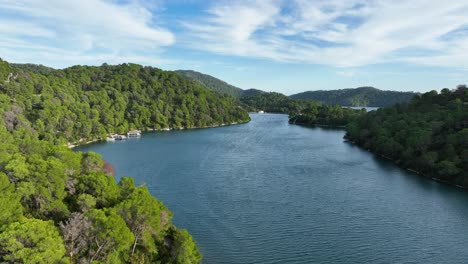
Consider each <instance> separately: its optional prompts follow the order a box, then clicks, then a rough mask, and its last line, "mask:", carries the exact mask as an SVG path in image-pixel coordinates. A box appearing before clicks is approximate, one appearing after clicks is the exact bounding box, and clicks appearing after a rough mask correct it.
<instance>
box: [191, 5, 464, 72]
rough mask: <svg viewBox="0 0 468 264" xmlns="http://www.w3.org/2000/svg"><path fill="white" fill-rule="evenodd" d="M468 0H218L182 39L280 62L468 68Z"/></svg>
mask: <svg viewBox="0 0 468 264" xmlns="http://www.w3.org/2000/svg"><path fill="white" fill-rule="evenodd" d="M467 13H468V0H458V1H449V2H447V1H436V0H433V1H428V0H412V1H405V0H397V1H386V0H368V1H363V0H346V1H345V0H342V1H339V0H329V1H325V0H316V1H308V0H294V1H286V0H282V1H281V0H278V1H275V0H256V1H235V2H233V1H222V2H219V1H217V2H216V3H215V4H214V6H213V7H211V8H210V9H209V10H208V17H201V18H200V19H199V20H198V21H195V22H193V21H191V22H190V23H184V25H185V28H186V29H187V31H188V32H189V34H188V38H186V39H184V40H183V43H185V44H186V45H190V47H191V48H197V49H201V50H206V51H210V52H216V53H221V54H228V55H237V56H246V57H257V58H266V59H273V60H279V61H290V62H301V63H315V64H326V65H333V66H347V67H352V66H362V65H368V64H374V63H380V62H399V61H406V62H412V63H423V64H432V65H442V66H450V67H459V68H466V67H468V60H467V56H468V55H467V52H466V50H468V49H467V48H468V47H467V44H466V43H467V41H462V40H463V39H466V38H468V31H460V32H457V34H458V35H457V37H458V38H457V39H456V40H451V39H450V38H448V39H447V38H446V36H447V35H450V34H451V32H454V31H457V30H459V29H460V28H463V27H468V17H467V16H466V14H467Z"/></svg>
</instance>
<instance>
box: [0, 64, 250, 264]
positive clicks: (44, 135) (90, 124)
mask: <svg viewBox="0 0 468 264" xmlns="http://www.w3.org/2000/svg"><path fill="white" fill-rule="evenodd" d="M0 80H1V83H0V116H1V117H2V118H1V119H0V140H1V142H2V144H0V190H1V191H2V196H1V197H0V207H1V208H2V210H0V262H2V263H3V262H6V263H187V264H188V263H199V262H200V261H201V258H202V256H201V254H200V253H199V250H198V248H197V246H196V244H195V241H194V240H193V239H192V237H191V236H190V234H189V233H188V232H187V231H186V230H181V229H177V228H176V227H175V226H174V225H173V224H172V222H171V218H172V213H171V211H170V210H169V209H168V208H166V207H165V206H164V204H162V203H161V202H160V201H158V200H157V199H156V198H154V197H153V196H151V194H150V193H149V191H148V189H147V188H146V187H145V186H135V183H134V181H133V179H132V178H129V177H123V178H122V179H121V180H120V181H119V182H116V181H115V179H114V177H113V174H114V172H113V167H112V165H111V164H108V163H106V162H105V161H104V160H103V159H102V157H100V156H99V155H98V154H96V153H93V152H90V153H80V152H73V151H72V150H70V149H69V148H67V147H66V146H64V144H65V143H66V142H71V141H76V140H79V139H86V140H89V139H93V138H99V137H101V138H102V137H104V136H105V135H106V134H107V133H111V132H125V131H126V130H128V129H131V128H140V129H145V128H156V129H157V128H164V127H175V128H193V127H204V126H212V125H217V124H221V123H230V122H245V121H248V120H249V117H248V115H247V113H246V112H245V111H244V110H242V109H241V108H240V107H239V106H238V105H237V103H238V102H237V101H235V100H234V99H233V98H232V97H229V96H220V95H218V94H216V93H214V92H211V91H208V90H206V89H204V88H202V87H200V86H198V85H197V84H196V83H194V82H192V81H188V80H186V79H185V78H182V77H180V76H179V75H177V74H175V73H172V72H165V71H162V70H159V69H155V68H151V67H142V66H139V65H135V64H122V65H118V66H109V65H103V66H101V67H88V66H75V67H71V68H67V69H64V70H54V69H51V68H47V67H44V66H40V65H39V66H38V65H10V64H8V63H6V62H4V61H2V62H0Z"/></svg>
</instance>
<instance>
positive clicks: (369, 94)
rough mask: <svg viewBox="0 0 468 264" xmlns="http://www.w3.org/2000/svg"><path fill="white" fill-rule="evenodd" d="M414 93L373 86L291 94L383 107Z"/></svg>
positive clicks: (293, 96)
mask: <svg viewBox="0 0 468 264" xmlns="http://www.w3.org/2000/svg"><path fill="white" fill-rule="evenodd" d="M415 95H416V93H413V92H397V91H382V90H379V89H376V88H373V87H359V88H355V89H341V90H329V91H324V90H319V91H308V92H303V93H298V94H293V95H291V96H290V97H291V98H295V99H312V100H316V101H319V102H322V103H325V104H329V105H342V106H370V107H384V106H392V105H394V104H396V103H406V102H409V101H410V100H411V98H413V97H414V96H415Z"/></svg>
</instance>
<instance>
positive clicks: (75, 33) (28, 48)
mask: <svg viewBox="0 0 468 264" xmlns="http://www.w3.org/2000/svg"><path fill="white" fill-rule="evenodd" d="M0 15H1V17H2V18H1V19H0V37H1V38H2V41H1V42H0V51H1V54H0V56H8V58H11V59H13V60H20V61H22V60H23V59H24V60H25V61H40V62H46V63H49V64H52V65H54V66H60V65H70V64H71V63H74V62H77V61H78V62H88V63H99V62H103V61H121V60H123V59H125V58H136V59H138V60H139V62H144V61H147V62H154V61H157V59H154V58H155V57H157V54H158V52H159V51H160V49H161V47H164V46H168V45H172V44H173V43H174V42H175V36H174V34H173V33H171V32H170V31H169V30H168V29H165V28H163V27H161V26H160V25H159V24H158V18H157V17H155V15H154V13H152V10H150V7H149V5H146V4H143V3H139V2H138V1H130V2H126V3H122V2H121V3H120V4H118V3H116V2H111V1H106V0H82V1H62V0H35V1H29V0H0ZM148 53H152V56H149V57H152V58H149V57H148V56H145V54H148ZM15 54H17V56H15ZM39 56H44V57H39ZM45 56H47V57H45ZM80 56H82V57H83V58H87V60H82V59H81V60H80V59H79V57H80ZM93 58H94V59H93ZM99 60H101V61H99Z"/></svg>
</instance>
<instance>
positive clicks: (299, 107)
mask: <svg viewBox="0 0 468 264" xmlns="http://www.w3.org/2000/svg"><path fill="white" fill-rule="evenodd" d="M240 101H241V102H242V103H243V105H244V108H245V109H247V110H248V111H250V112H257V111H260V110H262V111H265V112H268V113H284V114H289V115H295V114H298V113H301V112H302V111H303V110H304V109H306V108H308V107H313V106H315V105H319V104H320V103H317V102H315V101H311V100H299V99H291V98H289V97H288V96H286V95H284V94H281V93H276V92H269V93H267V92H258V93H256V92H254V93H252V95H249V96H243V97H241V98H240Z"/></svg>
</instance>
